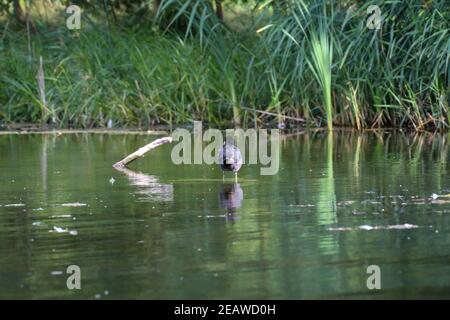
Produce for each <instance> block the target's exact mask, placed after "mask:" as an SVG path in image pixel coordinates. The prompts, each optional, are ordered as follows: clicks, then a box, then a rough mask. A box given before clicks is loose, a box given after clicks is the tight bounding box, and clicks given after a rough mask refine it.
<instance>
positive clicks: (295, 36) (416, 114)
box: [0, 0, 450, 130]
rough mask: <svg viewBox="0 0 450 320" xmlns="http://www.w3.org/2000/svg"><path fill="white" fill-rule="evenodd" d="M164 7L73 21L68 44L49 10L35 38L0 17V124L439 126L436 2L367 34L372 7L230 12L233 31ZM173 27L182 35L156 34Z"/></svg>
mask: <svg viewBox="0 0 450 320" xmlns="http://www.w3.org/2000/svg"><path fill="white" fill-rule="evenodd" d="M176 2H177V1H169V0H167V1H163V2H162V3H163V5H164V4H165V3H167V4H168V6H167V8H169V9H170V10H171V11H170V13H171V15H170V16H168V13H167V12H169V11H168V10H169V9H167V12H165V11H164V8H166V7H164V6H162V9H161V10H160V12H159V13H158V17H159V20H158V23H154V21H152V20H150V18H148V19H147V18H146V19H140V20H139V22H137V21H138V20H131V19H130V17H128V16H122V17H119V20H118V21H117V22H114V23H112V22H110V23H107V21H106V20H105V19H102V18H101V17H96V16H95V14H93V13H88V12H85V13H83V15H82V28H81V30H78V31H71V30H68V29H67V28H66V26H65V21H64V18H65V14H64V11H62V10H61V8H60V7H55V8H48V10H50V11H51V14H48V15H47V16H51V18H48V19H47V20H46V19H42V16H39V17H38V16H35V17H34V18H33V22H34V28H28V29H27V28H26V27H23V26H20V25H17V24H16V23H15V22H14V21H12V20H11V18H9V17H3V18H2V19H1V24H0V124H1V123H14V122H33V123H48V122H53V123H54V124H55V125H56V126H58V127H78V128H92V127H105V126H107V125H108V122H109V123H110V124H112V125H113V126H114V127H117V126H121V127H123V126H142V127H148V126H151V125H154V124H180V123H187V122H189V121H191V120H193V119H196V120H199V119H202V120H203V121H204V122H207V123H208V124H210V125H215V126H227V125H230V124H231V123H232V122H233V120H234V122H235V123H238V122H241V123H242V125H244V126H246V125H248V126H254V125H258V126H260V125H276V124H277V123H280V124H285V123H289V124H290V125H292V126H299V125H301V126H307V125H309V126H326V125H327V124H328V126H329V128H330V129H331V128H332V127H333V126H334V127H335V126H350V127H355V128H359V129H363V128H370V127H407V128H412V129H414V130H427V129H428V130H435V129H438V130H446V129H448V127H449V125H450V114H449V112H448V108H449V87H450V79H449V73H450V71H449V70H450V37H449V36H450V23H449V21H450V8H449V7H448V5H447V3H446V2H445V1H428V2H424V1H411V2H408V3H406V4H405V3H403V2H395V1H394V2H389V3H386V4H383V5H380V10H381V13H382V16H383V18H384V21H383V23H382V25H381V29H380V30H377V29H370V28H368V27H367V25H366V23H367V15H366V11H367V8H368V6H369V5H370V2H371V1H369V2H368V3H366V4H364V5H358V6H356V5H355V6H354V7H352V8H351V9H350V10H349V7H348V5H346V4H345V3H344V2H343V1H339V2H335V3H333V2H329V1H311V2H307V1H305V2H302V1H292V2H291V3H290V5H288V6H286V7H282V8H274V7H273V6H270V5H264V3H263V4H261V5H259V6H256V7H254V8H253V6H252V7H251V8H253V9H251V11H247V12H246V14H245V15H244V14H242V13H241V14H242V19H244V18H245V21H246V23H240V24H239V27H234V26H235V25H236V23H233V21H239V19H240V17H239V16H235V17H233V19H231V18H230V17H227V16H226V19H225V23H222V22H220V21H219V20H218V19H217V17H216V16H215V15H213V14H211V12H210V11H211V8H210V6H209V5H207V2H206V1H193V2H192V3H193V5H190V6H189V5H187V6H183V5H178V6H177V4H176ZM188 2H189V1H188ZM188 2H183V3H188ZM195 3H197V4H198V5H195ZM373 3H374V4H376V3H375V2H373ZM41 10H42V8H41ZM88 17H89V19H88ZM174 18H175V20H174ZM163 19H165V20H164V24H163V23H161V21H162V20H163ZM180 21H181V22H184V24H183V23H178V26H179V25H184V27H183V29H181V30H180V27H178V29H174V28H172V27H169V25H170V23H171V22H174V24H173V25H175V23H176V22H180ZM173 25H172V26H173ZM41 56H42V58H43V70H44V74H45V102H43V100H42V96H40V94H39V88H38V82H37V79H36V76H37V74H38V71H39V59H40V57H41ZM268 113H269V114H268ZM274 115H275V116H274ZM284 116H288V117H290V118H288V119H286V118H284ZM292 118H297V119H299V120H298V121H297V120H293V119H292Z"/></svg>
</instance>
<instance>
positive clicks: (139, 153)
mask: <svg viewBox="0 0 450 320" xmlns="http://www.w3.org/2000/svg"><path fill="white" fill-rule="evenodd" d="M169 142H172V137H164V138H160V139H156V140H155V141H153V142H151V143H149V144H147V145H145V146H143V147H142V148H139V149H138V150H137V151H135V152H133V153H132V154H130V155H128V156H126V157H125V158H124V159H122V160H120V161H119V162H116V163H115V164H113V167H114V168H124V167H126V166H127V165H128V164H129V163H130V162H132V161H134V160H136V159H137V158H140V157H142V156H144V155H145V154H146V153H147V152H149V151H150V150H152V149H155V148H156V147H158V146H160V145H162V144H166V143H169Z"/></svg>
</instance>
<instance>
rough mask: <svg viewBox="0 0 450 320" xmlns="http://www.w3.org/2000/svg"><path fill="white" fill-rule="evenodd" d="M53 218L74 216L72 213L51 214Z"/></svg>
mask: <svg viewBox="0 0 450 320" xmlns="http://www.w3.org/2000/svg"><path fill="white" fill-rule="evenodd" d="M51 218H72V215H71V214H60V215H55V216H51Z"/></svg>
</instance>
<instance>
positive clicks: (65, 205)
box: [62, 202, 87, 207]
mask: <svg viewBox="0 0 450 320" xmlns="http://www.w3.org/2000/svg"><path fill="white" fill-rule="evenodd" d="M62 206H63V207H86V206H87V204H86V203H80V202H72V203H63V204H62Z"/></svg>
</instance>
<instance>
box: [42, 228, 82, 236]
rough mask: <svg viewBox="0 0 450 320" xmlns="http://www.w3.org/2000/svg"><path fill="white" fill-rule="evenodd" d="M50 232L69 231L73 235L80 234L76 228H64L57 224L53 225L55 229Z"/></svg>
mask: <svg viewBox="0 0 450 320" xmlns="http://www.w3.org/2000/svg"><path fill="white" fill-rule="evenodd" d="M48 232H58V233H69V234H71V235H73V236H76V235H78V231H76V230H69V229H64V228H60V227H57V226H53V230H49V231H48Z"/></svg>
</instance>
